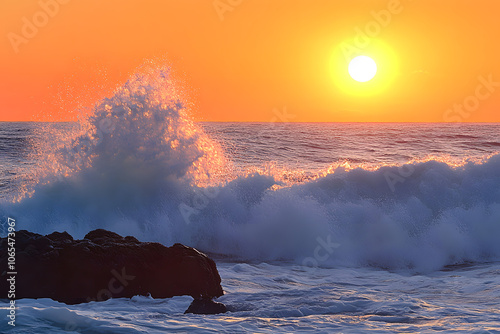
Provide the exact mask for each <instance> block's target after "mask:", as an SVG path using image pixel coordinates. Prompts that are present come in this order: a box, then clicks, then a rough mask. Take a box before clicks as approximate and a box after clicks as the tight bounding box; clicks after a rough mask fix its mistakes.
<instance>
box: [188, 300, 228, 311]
mask: <svg viewBox="0 0 500 334" xmlns="http://www.w3.org/2000/svg"><path fill="white" fill-rule="evenodd" d="M226 311H227V309H226V305H224V304H222V303H217V302H214V301H213V300H212V299H195V300H193V302H192V303H191V305H189V307H188V309H187V310H186V312H184V314H186V313H194V314H219V313H225V312H226Z"/></svg>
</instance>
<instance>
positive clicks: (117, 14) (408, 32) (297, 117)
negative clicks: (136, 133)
mask: <svg viewBox="0 0 500 334" xmlns="http://www.w3.org/2000/svg"><path fill="white" fill-rule="evenodd" d="M498 9H500V4H498V3H497V2H495V1H494V0H485V1H482V2H481V3H479V4H478V3H465V2H463V3H457V2H456V1H452V0H445V1H441V2H439V3H436V2H433V1H431V0H421V1H418V2H416V1H410V0H384V1H381V0H375V1H370V2H368V1H366V2H357V3H351V2H349V1H342V2H335V3H333V2H316V3H310V2H307V1H305V0H295V1H286V0H276V1H273V2H272V3H269V2H268V1H266V0H253V1H252V2H246V1H233V2H231V4H230V3H229V2H227V1H224V0H221V1H213V2H212V1H210V2H207V3H203V4H201V3H195V2H191V1H168V2H167V1H158V0H149V1H142V2H140V3H139V2H135V1H130V2H119V1H115V0H110V1H107V2H105V3H102V2H100V1H98V0H88V1H85V3H81V2H76V1H75V2H73V1H69V0H40V1H31V0H17V1H15V2H2V3H1V4H0V19H1V20H2V22H3V23H4V24H3V25H2V30H1V32H2V36H4V38H3V39H2V42H1V43H2V48H1V49H0V72H1V73H2V77H1V78H2V80H1V81H0V83H1V86H0V121H74V120H76V117H77V114H78V112H77V111H78V110H79V108H90V107H91V106H92V105H94V104H96V103H98V102H99V100H100V99H102V98H103V97H105V96H110V95H111V93H112V92H113V90H114V89H115V88H116V87H119V86H121V85H123V83H124V82H126V81H127V79H128V78H129V77H130V76H131V75H133V74H134V73H136V72H137V71H140V70H138V69H139V68H140V67H141V65H143V64H145V63H148V62H153V63H157V64H165V63H168V64H169V65H170V67H171V70H172V74H173V75H174V76H175V78H176V80H177V81H178V82H179V83H180V86H182V88H183V93H184V94H186V99H187V100H188V101H190V102H191V103H192V109H193V117H194V119H195V120H196V121H211V122H214V121H221V122H274V121H283V119H280V115H282V114H283V110H286V115H289V116H293V117H289V118H286V119H285V121H290V122H484V123H491V122H500V113H499V112H498V111H497V110H498V108H499V107H500V64H499V63H498V61H497V59H499V56H500V46H499V45H498V44H497V43H495V40H496V36H497V33H498V32H499V31H500V21H498V20H497V18H496V12H497V10H498ZM422 22H425V24H422ZM359 55H367V56H369V57H370V58H372V59H373V60H374V61H375V63H376V64H377V73H376V75H375V77H374V78H373V79H371V80H369V81H367V82H364V83H359V82H356V81H354V80H352V78H351V77H350V76H349V73H348V65H349V61H350V60H351V59H353V58H354V57H356V56H359Z"/></svg>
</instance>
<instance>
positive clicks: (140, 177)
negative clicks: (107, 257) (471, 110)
mask: <svg viewBox="0 0 500 334" xmlns="http://www.w3.org/2000/svg"><path fill="white" fill-rule="evenodd" d="M185 106H186V104H184V103H183V102H182V101H181V96H180V94H179V93H178V91H177V89H176V87H175V84H174V82H173V81H172V80H171V79H170V76H169V73H168V71H165V70H159V71H158V70H151V69H150V70H146V71H144V72H142V73H141V74H138V75H136V76H134V77H133V78H131V79H130V80H129V81H128V82H127V83H126V84H125V85H124V86H123V87H121V88H119V89H118V90H117V91H116V92H115V95H114V96H112V97H110V98H108V99H105V100H103V101H101V102H99V103H98V104H97V105H96V107H95V108H94V111H93V113H92V114H91V116H90V117H89V118H87V119H85V120H83V121H82V122H81V124H82V126H81V127H79V128H78V129H77V130H75V131H73V132H71V133H70V134H66V135H65V136H64V137H63V138H57V140H55V139H54V141H51V138H49V137H46V138H45V139H44V140H45V141H46V142H47V143H48V144H47V145H39V146H40V147H42V148H41V149H40V152H41V154H45V158H44V160H45V162H46V163H44V164H43V165H42V166H41V167H42V169H41V170H39V172H38V173H37V183H36V184H35V185H34V187H33V189H32V190H33V191H34V193H33V194H32V196H31V197H26V198H24V199H21V200H20V201H19V202H16V203H5V202H4V203H2V204H0V214H1V215H2V216H11V217H15V218H16V219H17V221H18V226H19V228H23V229H28V230H30V231H34V232H39V233H44V234H45V233H50V232H53V231H68V232H69V233H70V234H72V235H73V236H74V237H77V238H81V237H83V236H84V235H85V234H86V233H87V232H88V231H90V230H92V229H95V228H105V229H109V230H112V231H115V232H118V233H120V234H122V235H134V236H136V237H137V238H139V239H140V240H143V241H158V242H161V243H163V244H166V245H170V244H173V243H174V242H181V243H184V244H187V245H190V246H193V247H197V248H199V249H201V250H204V251H207V252H212V253H220V254H225V255H229V256H233V257H237V258H241V259H245V260H250V261H273V260H287V261H293V262H294V263H296V264H305V265H308V266H320V267H332V266H348V267H353V266H354V267H358V266H375V267H381V268H388V269H402V270H407V269H410V270H413V271H416V272H430V271H433V270H437V269H440V268H443V266H445V265H451V264H457V263H464V262H484V261H492V260H498V259H500V155H494V156H492V157H490V158H489V159H487V160H485V161H484V162H482V163H472V162H469V163H466V164H464V165H462V166H452V165H448V164H446V163H445V162H438V161H434V160H430V161H426V162H414V163H412V164H408V165H406V166H403V167H404V168H401V167H398V166H392V167H391V166H386V167H381V168H379V169H373V168H372V169H371V170H366V169H362V168H354V169H350V170H345V169H344V168H342V167H339V168H337V169H336V170H335V171H334V172H333V173H332V172H330V173H327V174H325V175H322V176H318V177H316V178H309V179H306V180H305V181H303V182H295V183H294V182H288V183H283V178H282V177H280V176H279V175H276V174H271V175H260V174H258V173H253V174H242V173H237V172H234V171H233V168H232V165H231V163H230V161H229V160H228V159H226V158H224V155H223V152H222V150H221V149H220V147H219V146H218V144H217V143H216V142H215V141H214V140H212V139H211V138H209V137H208V136H207V135H206V134H205V133H204V132H203V130H202V129H201V128H200V127H199V126H198V125H197V124H195V123H193V122H192V121H191V119H190V118H189V113H188V111H187V109H186V107H185ZM28 192H29V191H28Z"/></svg>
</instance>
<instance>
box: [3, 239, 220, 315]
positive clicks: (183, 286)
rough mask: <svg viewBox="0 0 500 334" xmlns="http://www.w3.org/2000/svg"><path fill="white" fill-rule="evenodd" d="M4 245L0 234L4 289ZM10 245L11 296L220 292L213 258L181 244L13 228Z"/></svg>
mask: <svg viewBox="0 0 500 334" xmlns="http://www.w3.org/2000/svg"><path fill="white" fill-rule="evenodd" d="M7 247H8V246H7V239H6V238H2V239H1V240H0V268H2V271H3V272H2V275H1V277H0V290H1V291H8V286H7V280H6V278H7V277H6V276H7V271H6V270H5V271H4V269H3V268H7V258H8V257H7ZM15 247H16V272H17V275H16V299H20V298H52V299H54V300H57V301H60V302H64V303H67V304H76V303H82V302H88V301H92V300H97V301H99V300H106V299H109V298H120V297H132V296H134V295H148V294H150V295H151V296H152V297H154V298H170V297H173V296H181V295H189V296H192V297H193V298H194V299H195V301H199V300H204V301H211V300H212V299H213V298H214V297H219V296H221V295H222V294H223V291H222V287H221V284H220V283H221V278H220V276H219V273H218V271H217V268H216V266H215V262H214V261H213V260H211V259H210V258H208V257H207V256H206V255H205V254H203V253H200V252H199V251H197V250H196V249H194V248H191V247H187V246H184V245H181V244H175V245H173V246H171V247H165V246H163V245H161V244H159V243H154V242H139V241H138V240H137V239H136V238H134V237H130V236H129V237H121V236H120V235H118V234H116V233H113V232H110V231H106V230H94V231H92V232H90V233H88V234H87V235H86V236H85V238H84V239H82V240H74V239H73V238H72V237H71V235H69V234H68V233H66V232H63V233H59V232H54V233H52V234H49V235H46V236H43V235H40V234H36V233H31V232H28V231H24V230H23V231H18V232H16V236H15ZM215 309H217V310H219V311H220V310H222V308H220V307H218V308H215ZM224 309H225V307H224ZM216 313H219V312H216Z"/></svg>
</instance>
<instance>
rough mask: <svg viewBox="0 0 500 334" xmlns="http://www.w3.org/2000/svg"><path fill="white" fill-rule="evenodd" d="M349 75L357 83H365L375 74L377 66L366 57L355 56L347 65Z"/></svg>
mask: <svg viewBox="0 0 500 334" xmlns="http://www.w3.org/2000/svg"><path fill="white" fill-rule="evenodd" d="M348 70H349V75H350V76H351V78H353V79H354V80H356V81H358V82H367V81H370V80H371V79H373V77H375V74H377V64H376V63H375V61H374V60H373V59H371V58H370V57H368V56H357V57H355V58H353V59H352V60H351V62H350V63H349V68H348Z"/></svg>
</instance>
